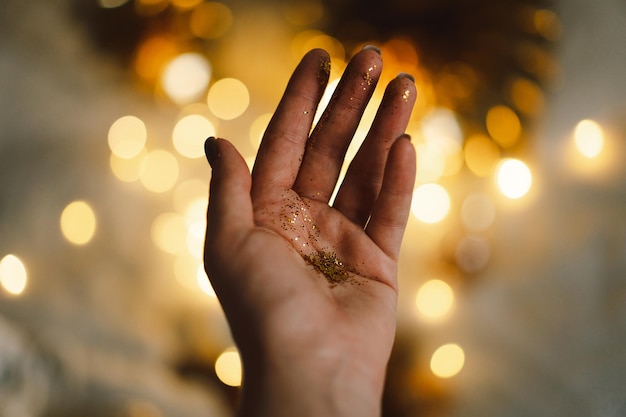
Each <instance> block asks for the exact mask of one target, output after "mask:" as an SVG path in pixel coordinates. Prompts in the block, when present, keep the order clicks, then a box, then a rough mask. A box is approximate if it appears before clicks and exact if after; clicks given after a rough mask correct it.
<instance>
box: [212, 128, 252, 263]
mask: <svg viewBox="0 0 626 417" xmlns="http://www.w3.org/2000/svg"><path fill="white" fill-rule="evenodd" d="M204 150H205V153H206V157H207V160H208V161H209V164H210V165H211V168H212V175H211V186H210V193H209V209H208V213H207V234H206V243H207V249H206V250H207V251H209V250H211V248H213V250H219V249H220V248H221V249H225V250H226V251H228V247H233V246H231V245H237V244H238V242H239V241H240V239H241V238H242V237H243V236H244V235H245V233H247V232H248V231H249V230H250V229H251V228H252V227H253V225H254V220H253V219H254V216H253V212H252V201H251V199H250V187H251V177H250V170H249V169H248V166H247V165H246V162H245V161H244V159H243V157H242V156H241V154H239V152H238V151H237V149H235V147H234V146H233V145H232V144H231V143H230V142H228V141H227V140H225V139H215V138H214V137H210V138H208V139H207V140H206V142H205V143H204ZM205 255H208V254H205Z"/></svg>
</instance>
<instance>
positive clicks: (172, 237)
mask: <svg viewBox="0 0 626 417" xmlns="http://www.w3.org/2000/svg"><path fill="white" fill-rule="evenodd" d="M150 234H151V237H152V242H154V244H155V245H156V246H157V247H158V248H159V249H161V250H162V251H164V252H167V253H171V254H179V253H182V252H183V251H184V250H185V243H186V240H187V222H186V220H185V217H184V216H183V215H182V214H178V213H163V214H161V215H159V216H158V217H157V218H156V219H154V221H153V222H152V228H151V229H150Z"/></svg>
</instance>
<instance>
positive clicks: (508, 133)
mask: <svg viewBox="0 0 626 417" xmlns="http://www.w3.org/2000/svg"><path fill="white" fill-rule="evenodd" d="M486 123H487V131H488V132H489V134H490V135H491V137H492V138H493V140H495V141H496V143H498V145H500V146H501V147H503V148H510V147H512V146H513V145H515V144H516V143H517V141H518V139H519V137H520V134H521V132H522V125H521V123H520V120H519V118H518V117H517V115H516V114H515V112H514V111H513V110H511V109H510V108H508V107H507V106H495V107H492V108H491V109H489V111H488V112H487V120H486Z"/></svg>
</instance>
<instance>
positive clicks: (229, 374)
mask: <svg viewBox="0 0 626 417" xmlns="http://www.w3.org/2000/svg"><path fill="white" fill-rule="evenodd" d="M215 374H216V375H217V377H218V378H219V380H220V381H222V382H223V383H224V384H226V385H229V386H231V387H238V386H240V385H241V378H242V371H241V358H240V357H239V352H238V351H237V349H236V348H234V347H231V348H228V349H226V350H225V351H224V352H222V354H221V355H220V356H218V358H217V360H216V361H215Z"/></svg>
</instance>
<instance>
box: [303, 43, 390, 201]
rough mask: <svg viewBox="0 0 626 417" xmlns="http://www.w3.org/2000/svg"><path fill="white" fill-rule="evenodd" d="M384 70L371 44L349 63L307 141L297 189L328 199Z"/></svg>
mask: <svg viewBox="0 0 626 417" xmlns="http://www.w3.org/2000/svg"><path fill="white" fill-rule="evenodd" d="M381 70H382V59H381V56H380V51H379V50H378V49H377V48H375V47H371V46H367V47H365V48H363V49H362V50H361V51H359V52H358V53H357V54H356V55H355V56H354V57H353V58H352V59H351V60H350V62H349V63H348V66H347V67H346V70H345V71H344V73H343V76H342V77H341V81H340V82H339V85H338V86H337V89H336V90H335V92H334V93H333V95H332V97H331V99H330V102H329V104H328V106H327V107H326V109H325V110H324V113H323V114H322V116H321V118H320V120H319V122H318V123H317V125H316V126H315V128H314V129H313V132H312V133H311V136H310V137H309V140H308V141H307V145H306V149H305V152H304V157H303V160H302V165H301V166H300V171H299V173H298V176H297V178H296V181H295V183H294V186H293V189H294V190H295V191H296V192H297V193H298V194H300V195H301V196H302V197H306V198H310V199H313V200H316V201H322V202H325V203H328V201H329V200H330V197H331V195H332V192H333V190H334V188H335V184H336V183H337V179H338V178H339V173H340V170H341V165H342V164H343V160H344V157H345V154H346V150H347V149H348V145H350V141H351V140H352V137H353V136H354V133H355V132H356V129H357V127H358V125H359V122H360V121H361V117H362V116H363V112H364V111H365V107H366V106H367V103H368V102H369V100H370V98H371V97H372V94H373V92H374V89H375V88H376V83H377V82H378V79H379V77H380V73H381Z"/></svg>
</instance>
